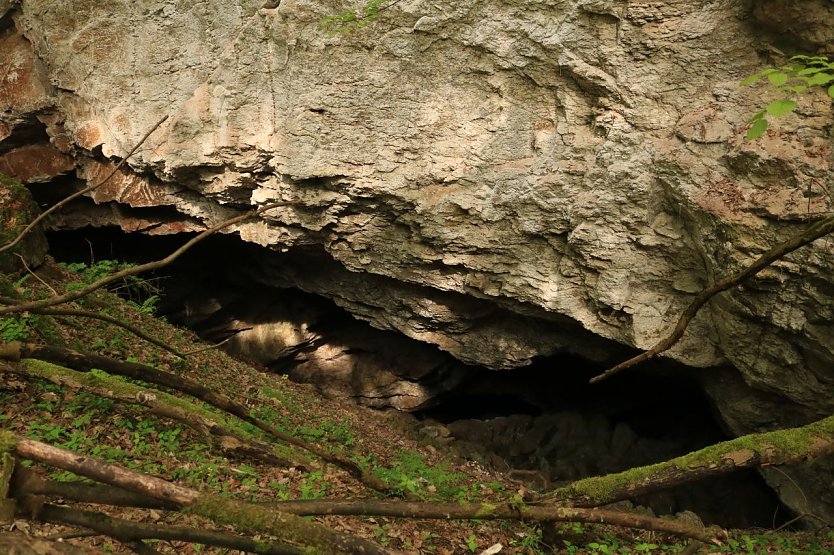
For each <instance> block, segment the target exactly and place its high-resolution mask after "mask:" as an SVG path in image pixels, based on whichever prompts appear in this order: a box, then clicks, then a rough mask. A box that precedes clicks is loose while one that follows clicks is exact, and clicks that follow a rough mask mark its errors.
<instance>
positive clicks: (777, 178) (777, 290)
mask: <svg viewBox="0 0 834 555" xmlns="http://www.w3.org/2000/svg"><path fill="white" fill-rule="evenodd" d="M259 5H260V4H259V3H258V2H254V1H250V0H238V1H235V2H228V1H225V0H206V1H204V2H199V3H185V2H180V1H178V0H134V1H130V2H128V1H123V0H108V1H105V2H101V1H98V2H91V1H89V0H68V1H65V2H60V3H56V2H53V1H52V0H24V1H23V2H14V1H9V0H5V1H0V15H1V16H2V17H0V29H1V30H2V31H0V33H1V34H0V52H2V55H0V172H3V173H5V174H9V175H12V176H13V177H16V178H17V179H20V180H21V181H23V182H26V183H28V184H29V185H30V187H31V188H32V189H33V190H34V191H36V192H39V193H37V194H39V195H41V198H46V197H49V196H50V195H51V194H54V195H58V193H62V192H66V191H71V190H76V189H78V188H80V187H83V186H84V185H86V184H88V183H91V182H96V181H97V180H100V179H101V178H103V176H104V175H106V174H107V173H108V172H109V171H110V170H111V169H112V168H113V166H114V164H115V162H116V161H117V160H118V159H120V157H121V156H123V155H124V154H125V153H126V152H127V151H129V150H130V148H131V147H132V146H133V145H134V144H136V143H137V142H138V141H139V139H140V138H141V137H142V136H143V135H144V134H145V132H146V131H147V130H148V129H150V128H151V127H152V125H153V124H154V123H155V122H157V121H158V120H159V119H160V118H162V117H163V116H168V119H167V121H165V122H164V123H163V124H162V126H161V127H160V128H159V130H157V131H156V132H155V133H154V134H153V135H152V136H151V137H150V138H149V139H148V141H147V142H146V143H145V144H144V145H143V147H142V148H140V149H139V151H138V152H137V153H136V155H135V156H134V157H132V158H131V160H130V162H129V164H128V165H127V167H125V168H123V169H122V170H120V171H119V172H118V173H117V175H116V177H115V178H114V179H112V180H110V181H109V182H108V183H107V184H106V185H105V186H103V187H101V188H99V189H98V190H96V191H95V192H93V193H92V194H90V195H89V196H88V198H87V199H86V200H84V201H79V202H76V203H73V204H72V205H71V206H70V207H69V210H67V211H65V212H64V213H63V214H62V216H61V217H60V218H56V219H53V221H52V226H53V229H73V228H79V227H83V226H90V225H92V226H105V225H118V226H120V227H121V228H122V229H124V230H125V231H129V232H138V233H147V234H175V233H183V232H194V231H199V230H202V229H205V228H206V227H208V226H210V225H212V224H215V223H217V222H218V221H221V220H222V219H224V218H227V217H229V216H232V215H235V214H238V213H241V212H242V211H244V210H247V209H251V208H253V207H257V206H262V205H264V204H265V203H268V202H270V201H275V200H283V201H289V202H291V203H292V204H291V205H290V206H285V207H282V208H277V209H274V210H272V211H270V212H267V213H264V214H262V215H261V216H260V218H258V219H257V220H255V221H250V222H248V223H245V224H241V225H239V226H237V227H236V228H234V229H230V230H228V231H229V232H230V233H236V234H237V235H239V237H240V240H241V241H245V242H251V243H255V244H258V245H261V246H265V247H268V248H270V249H272V250H273V251H274V252H275V253H276V258H275V259H271V258H270V257H262V258H261V259H260V260H259V261H258V262H257V264H256V265H255V266H253V267H248V268H239V269H236V270H239V271H241V272H249V273H252V274H255V275H257V276H258V279H259V280H260V281H262V282H263V283H264V284H266V285H281V286H284V285H287V284H291V285H292V286H294V287H298V288H300V289H302V290H305V291H308V292H312V293H316V294H319V295H323V296H325V297H328V298H330V299H331V300H333V301H334V302H335V303H337V304H338V305H340V306H342V307H343V308H345V309H347V310H348V311H349V312H351V313H352V314H354V315H355V316H357V317H358V318H361V319H364V320H367V321H368V322H370V323H371V324H372V325H373V326H374V327H377V328H380V329H383V330H392V331H396V332H398V333H401V334H404V335H406V336H408V337H411V338H413V339H417V340H419V341H422V342H425V343H429V344H432V345H435V346H437V347H439V348H440V349H441V350H443V351H445V352H447V353H449V354H451V355H452V356H453V357H455V358H456V359H458V360H459V361H461V362H463V363H466V364H477V365H483V366H487V367H491V368H494V369H496V370H510V369H512V368H517V367H522V366H525V365H527V364H529V363H530V361H531V360H532V359H533V358H534V357H538V356H546V355H553V354H556V353H560V352H570V353H572V354H576V355H580V356H583V357H585V358H587V359H588V360H593V361H597V362H601V363H605V362H615V361H616V360H617V359H618V358H619V357H620V356H621V355H622V354H623V352H624V351H625V350H626V349H627V348H637V349H646V348H649V347H651V346H652V345H653V344H654V343H655V342H656V341H657V340H658V339H660V338H661V337H662V336H664V335H665V334H666V333H667V332H668V331H669V330H670V328H671V327H672V326H673V325H674V323H675V321H676V320H677V318H678V316H679V314H680V312H681V311H682V310H683V308H684V307H685V306H686V305H687V304H688V303H689V302H690V301H691V299H692V298H693V296H694V295H695V294H696V293H697V292H698V291H699V290H700V289H702V288H703V287H705V286H707V285H708V284H710V283H711V282H714V281H715V280H716V279H719V278H720V277H722V276H724V275H727V274H728V273H730V272H733V271H736V270H739V269H741V268H743V267H744V266H745V265H746V264H748V263H749V262H751V261H752V260H753V259H755V258H756V257H757V256H759V255H760V254H761V253H763V252H764V251H766V250H767V249H769V248H770V247H771V246H772V245H774V244H776V243H778V242H779V241H782V240H784V239H786V238H787V237H789V236H791V235H792V234H795V233H797V232H798V231H799V230H801V229H803V228H804V227H806V226H807V225H809V223H811V222H813V221H815V220H817V219H819V218H821V217H824V216H825V215H826V214H830V212H831V211H832V202H834V199H832V187H834V182H832V152H831V125H832V121H834V118H832V103H831V99H830V98H828V97H826V96H825V95H824V93H823V92H822V91H819V93H816V94H815V93H813V92H809V93H805V94H802V95H800V97H799V98H798V100H799V109H798V110H797V111H796V113H794V114H791V115H789V116H787V117H785V118H783V119H782V120H780V121H779V122H778V125H774V126H773V127H772V128H771V130H769V131H768V133H767V134H766V135H765V136H764V137H763V138H762V139H760V140H758V141H755V142H748V141H746V140H745V139H744V133H745V130H746V122H747V120H748V118H749V117H750V116H751V114H753V113H755V112H756V111H757V110H758V109H760V108H761V106H763V105H765V104H766V103H767V102H768V101H769V100H771V99H773V98H775V96H774V93H773V92H771V91H768V90H767V89H766V88H741V87H739V85H738V82H739V81H740V80H741V79H742V78H743V77H744V76H746V75H748V74H750V73H753V72H755V71H757V70H760V69H761V68H762V67H765V66H767V65H772V64H779V63H782V62H783V61H784V59H785V53H786V52H787V53H788V54H790V53H794V52H802V53H831V52H834V40H833V39H832V27H831V25H830V23H828V22H831V21H834V19H833V18H832V17H831V16H832V2H830V1H828V0H804V1H801V2H788V1H783V0H767V1H764V2H745V1H743V0H722V1H716V2H689V1H683V0H672V1H668V2H653V1H645V2H636V1H627V0H549V1H544V0H500V1H490V2H485V1H483V0H455V1H451V0H439V1H438V2H431V3H427V2H423V1H421V0H403V1H401V2H398V3H396V5H395V6H393V7H391V8H390V9H388V10H385V11H384V12H383V13H382V14H380V17H379V19H378V21H376V22H373V23H372V24H370V25H369V26H367V27H365V28H363V29H362V30H360V31H358V32H354V33H349V34H336V35H333V36H331V35H328V34H327V33H325V32H324V31H322V29H321V28H320V21H321V18H322V17H324V16H325V15H328V14H333V13H337V12H338V11H339V10H341V9H343V7H344V6H342V5H341V4H340V3H337V2H333V1H321V2H319V1H316V2H312V1H307V0H282V2H281V3H280V5H279V7H278V8H277V9H274V10H262V9H259ZM798 5H801V8H797V6H798ZM282 253H283V254H286V255H287V256H289V257H290V258H291V259H293V260H295V261H296V262H297V264H295V265H290V266H287V265H286V264H285V263H284V262H286V259H287V257H286V256H285V257H283V258H282V257H281V256H282ZM832 294H834V243H832V240H831V239H822V240H819V241H817V242H816V243H815V244H814V245H812V246H810V247H806V248H804V249H802V250H800V251H797V252H796V253H794V254H791V255H790V256H788V257H787V258H786V259H785V260H783V261H780V262H779V263H777V264H775V265H773V266H772V267H771V268H768V269H767V270H765V271H763V272H762V273H761V274H760V275H759V276H757V277H756V278H755V279H753V280H751V281H749V282H748V283H746V284H745V285H744V286H743V287H741V288H738V289H735V290H733V291H729V292H727V293H723V294H722V295H720V296H719V297H717V298H715V299H714V300H712V301H711V302H710V303H709V305H708V306H707V307H705V308H704V309H703V310H702V311H701V313H700V314H699V315H698V317H697V318H696V319H695V320H694V321H693V322H692V324H691V325H690V327H689V329H688V331H687V334H686V336H685V337H684V339H683V340H682V341H681V342H680V343H679V344H678V345H676V346H675V347H674V348H673V349H672V350H671V351H669V353H667V355H666V356H668V357H671V358H673V359H674V360H675V361H677V362H679V363H681V364H684V365H687V366H689V367H692V368H698V369H700V370H699V372H700V373H701V375H702V378H703V381H704V383H705V388H706V390H707V392H708V393H709V394H710V395H711V397H712V398H713V400H714V402H715V404H716V407H717V409H718V411H719V413H720V414H721V415H722V417H723V419H724V421H725V422H726V424H727V426H728V428H729V429H731V430H732V431H733V432H734V433H737V434H740V433H746V432H750V431H756V430H764V429H771V428H773V427H779V426H786V425H791V424H795V423H799V422H807V421H809V420H813V419H815V418H818V417H820V416H823V415H827V414H830V413H831V412H832V410H834V309H832V306H834V305H832V303H831V298H832ZM566 371H567V370H566ZM811 474H812V475H814V476H817V482H815V485H814V486H813V487H812V490H820V488H822V490H821V491H834V484H831V478H830V476H831V474H828V478H827V482H826V481H825V480H826V478H824V477H823V478H822V481H819V473H818V472H817V473H811ZM805 483H806V484H807V483H808V482H805ZM786 495H787V494H786ZM826 507H827V508H826ZM831 507H832V504H831V503H830V499H829V501H827V502H820V503H819V506H817V507H815V508H814V510H816V511H818V512H822V513H825V511H829V512H828V513H827V515H828V516H829V517H830V516H831V512H830V511H831Z"/></svg>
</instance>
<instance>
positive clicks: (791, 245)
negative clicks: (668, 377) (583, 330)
mask: <svg viewBox="0 0 834 555" xmlns="http://www.w3.org/2000/svg"><path fill="white" fill-rule="evenodd" d="M832 231H834V217H829V218H826V219H824V220H820V221H818V222H816V223H814V224H813V225H811V226H810V227H809V228H808V229H806V230H805V231H803V232H802V233H800V234H798V235H795V236H794V237H791V238H790V239H788V240H787V241H784V242H782V243H780V244H778V245H776V246H775V247H773V248H772V249H770V250H769V251H767V252H766V253H764V254H763V255H762V256H760V257H759V258H758V259H757V260H756V261H755V262H753V263H752V264H750V265H749V266H748V267H746V268H744V269H743V270H741V271H739V272H736V273H735V274H732V275H730V276H727V277H725V278H724V279H722V280H720V281H718V282H717V283H716V284H714V285H712V286H711V287H707V288H706V289H704V290H703V291H701V292H700V293H698V295H696V296H695V299H694V300H693V301H692V302H691V303H690V305H689V306H688V307H686V310H684V311H683V314H681V317H680V319H679V320H678V323H677V325H676V326H675V329H674V330H672V333H670V334H669V335H668V336H667V337H665V338H664V339H662V340H661V341H659V342H658V343H657V345H655V346H654V347H652V348H651V349H649V350H648V351H646V352H644V353H641V354H639V355H637V356H635V357H632V358H630V359H628V360H626V361H625V362H621V363H620V364H618V365H616V366H614V367H612V368H609V369H608V370H606V371H605V372H603V373H602V374H600V375H598V376H596V377H594V378H593V379H591V383H597V382H600V381H602V380H605V379H607V378H610V377H611V376H613V375H614V374H617V373H619V372H621V371H623V370H625V369H626V368H630V367H631V366H634V365H635V364H639V363H641V362H645V361H647V360H649V359H651V358H654V357H655V356H657V355H658V354H660V353H662V352H664V351H666V350H668V349H670V348H671V347H672V346H673V345H674V344H675V343H677V342H678V340H680V338H681V337H683V334H684V332H685V331H686V328H687V326H688V325H689V322H691V321H692V319H693V318H694V317H695V315H696V314H697V313H698V311H699V310H700V309H701V307H702V306H704V305H705V304H706V303H707V301H709V300H710V299H711V298H713V297H714V296H715V295H717V294H718V293H720V292H722V291H726V290H727V289H730V288H731V287H735V286H736V285H739V284H741V283H743V282H744V281H746V280H748V279H750V278H752V277H753V276H755V275H756V274H758V273H759V272H761V271H762V270H764V269H765V268H767V267H768V266H770V265H771V264H773V263H774V262H776V261H777V260H779V259H781V258H783V257H784V256H785V255H787V254H790V253H792V252H793V251H795V250H797V249H799V248H801V247H804V246H805V245H808V244H809V243H812V242H814V241H816V240H817V239H819V238H821V237H825V236H826V235H828V234H829V233H831V232H832Z"/></svg>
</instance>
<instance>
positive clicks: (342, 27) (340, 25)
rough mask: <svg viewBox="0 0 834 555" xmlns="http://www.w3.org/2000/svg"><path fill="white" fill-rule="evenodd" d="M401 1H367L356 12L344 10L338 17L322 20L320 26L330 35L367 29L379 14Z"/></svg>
mask: <svg viewBox="0 0 834 555" xmlns="http://www.w3.org/2000/svg"><path fill="white" fill-rule="evenodd" d="M397 1H399V0H394V1H393V2H391V1H390V0H366V1H365V3H364V5H362V6H361V7H359V8H358V9H356V10H344V11H343V12H341V13H339V14H337V15H328V16H325V17H323V18H322V20H321V23H320V26H321V28H322V29H323V30H324V31H325V32H326V33H327V34H328V35H331V36H332V35H335V34H338V33H350V32H352V31H356V30H358V29H361V28H362V27H365V26H366V25H368V24H369V23H370V22H372V21H373V20H375V19H376V18H377V16H378V15H379V12H380V11H382V10H384V9H385V8H388V7H390V6H392V5H394V4H395V3H396V2H397Z"/></svg>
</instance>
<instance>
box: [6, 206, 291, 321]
mask: <svg viewBox="0 0 834 555" xmlns="http://www.w3.org/2000/svg"><path fill="white" fill-rule="evenodd" d="M291 204H297V202H295V201H286V202H284V201H282V202H273V203H270V204H267V205H265V206H262V207H261V208H258V209H257V210H252V211H249V212H246V213H245V214H241V215H239V216H235V217H234V218H230V219H228V220H225V221H223V222H220V223H219V224H217V225H215V226H213V227H210V228H209V229H206V230H205V231H202V232H200V233H199V234H198V235H197V236H196V237H192V238H191V239H190V240H189V241H188V242H187V243H186V244H184V245H183V246H181V247H180V248H178V249H177V250H175V251H174V252H172V253H171V254H169V255H168V256H166V257H165V258H161V259H159V260H155V261H153V262H147V263H145V264H140V265H138V266H132V267H130V268H125V269H123V270H120V271H118V272H116V273H113V274H110V275H109V276H107V277H103V278H101V279H100V280H97V281H94V282H93V283H91V284H89V285H86V286H85V287H83V288H81V289H79V290H78V291H72V292H69V293H64V294H63V295H59V296H57V297H50V298H48V299H42V300H39V301H30V302H25V303H18V304H15V305H10V306H4V307H0V315H3V314H12V313H17V312H27V311H32V310H36V309H40V308H47V307H50V306H55V305H59V304H64V303H68V302H70V301H74V300H76V299H80V298H81V297H84V296H86V295H89V294H90V293H92V292H93V291H95V290H96V289H99V288H101V287H104V286H105V285H108V284H110V283H113V282H114V281H118V280H120V279H124V278H126V277H128V276H134V275H136V274H141V273H143V272H149V271H151V270H158V269H159V268H164V267H165V266H167V265H168V264H170V263H172V262H173V261H174V260H176V259H177V258H179V257H180V256H182V255H183V254H184V253H185V252H186V251H188V250H189V249H190V248H191V247H193V246H194V245H196V244H197V243H199V242H200V241H203V240H204V239H206V238H207V237H210V236H211V235H214V234H215V233H217V232H218V231H220V230H222V229H224V228H227V227H229V226H232V225H235V224H237V223H240V222H243V221H245V220H248V219H251V218H254V217H255V216H257V215H259V214H261V213H263V212H266V211H267V210H272V209H273V208H278V207H280V206H289V205H291Z"/></svg>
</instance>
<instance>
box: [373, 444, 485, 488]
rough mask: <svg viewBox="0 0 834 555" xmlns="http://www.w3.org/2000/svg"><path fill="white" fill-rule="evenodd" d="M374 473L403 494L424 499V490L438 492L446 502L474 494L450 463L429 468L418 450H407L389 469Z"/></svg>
mask: <svg viewBox="0 0 834 555" xmlns="http://www.w3.org/2000/svg"><path fill="white" fill-rule="evenodd" d="M374 473H375V474H376V475H377V476H378V477H379V478H380V479H381V480H382V481H384V482H385V483H387V484H388V485H389V486H391V487H392V488H395V489H396V490H398V491H399V492H400V493H405V492H409V493H413V494H417V495H421V496H423V491H422V490H427V491H429V492H432V493H435V492H436V493H437V495H438V496H440V497H441V498H445V499H451V498H456V497H458V496H460V495H463V496H467V495H468V492H469V491H470V490H469V489H468V488H467V487H466V486H463V485H460V482H461V480H462V478H463V475H462V474H459V473H455V472H450V471H449V466H448V464H446V463H442V464H437V465H431V466H429V465H427V464H426V462H425V458H424V457H423V456H422V455H420V454H419V453H417V452H415V451H403V452H401V453H399V454H398V455H397V456H396V457H394V459H393V461H392V462H391V466H390V467H389V468H375V469H374Z"/></svg>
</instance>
